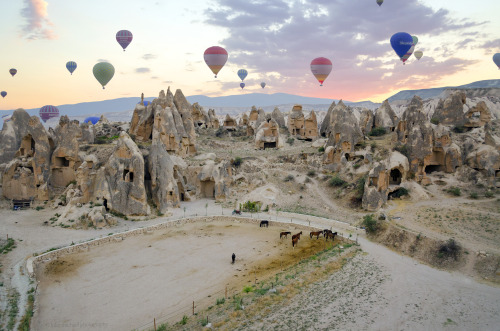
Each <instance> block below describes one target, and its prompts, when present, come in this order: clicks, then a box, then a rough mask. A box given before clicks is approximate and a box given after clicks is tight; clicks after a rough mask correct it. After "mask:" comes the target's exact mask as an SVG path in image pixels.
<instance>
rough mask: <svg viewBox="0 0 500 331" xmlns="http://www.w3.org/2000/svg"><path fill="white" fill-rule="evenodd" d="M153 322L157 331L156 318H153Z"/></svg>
mask: <svg viewBox="0 0 500 331" xmlns="http://www.w3.org/2000/svg"><path fill="white" fill-rule="evenodd" d="M153 324H154V327H155V331H156V318H153Z"/></svg>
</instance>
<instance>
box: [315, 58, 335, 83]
mask: <svg viewBox="0 0 500 331" xmlns="http://www.w3.org/2000/svg"><path fill="white" fill-rule="evenodd" d="M311 71H312V73H313V75H314V77H316V79H317V80H318V82H319V84H320V85H319V86H323V82H324V81H325V80H326V78H327V77H328V75H329V74H330V72H331V71H332V61H330V60H328V59H327V58H326V57H318V58H315V59H314V60H312V61H311Z"/></svg>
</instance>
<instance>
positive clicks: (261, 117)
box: [247, 106, 266, 136]
mask: <svg viewBox="0 0 500 331" xmlns="http://www.w3.org/2000/svg"><path fill="white" fill-rule="evenodd" d="M265 121H266V113H265V112H264V110H263V109H262V108H259V109H257V108H256V107H255V106H252V109H251V110H250V115H249V116H248V124H247V136H254V135H255V133H256V131H257V129H258V128H259V126H260V124H261V123H263V122H265Z"/></svg>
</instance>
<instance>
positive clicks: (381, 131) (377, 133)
mask: <svg viewBox="0 0 500 331" xmlns="http://www.w3.org/2000/svg"><path fill="white" fill-rule="evenodd" d="M384 134H386V130H385V128H373V129H372V130H371V131H370V132H368V135H369V136H373V137H378V136H383V135H384Z"/></svg>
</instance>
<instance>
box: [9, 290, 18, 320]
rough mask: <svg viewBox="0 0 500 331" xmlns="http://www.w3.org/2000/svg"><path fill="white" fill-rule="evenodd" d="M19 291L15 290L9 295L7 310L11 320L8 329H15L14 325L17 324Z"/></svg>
mask: <svg viewBox="0 0 500 331" xmlns="http://www.w3.org/2000/svg"><path fill="white" fill-rule="evenodd" d="M18 304H19V293H18V292H17V291H16V290H14V291H13V292H12V293H10V295H9V300H8V304H7V310H8V314H9V322H8V323H7V330H14V325H15V324H16V317H17V314H18V313H19V307H18Z"/></svg>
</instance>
